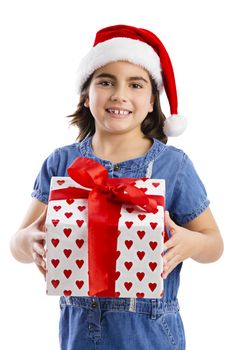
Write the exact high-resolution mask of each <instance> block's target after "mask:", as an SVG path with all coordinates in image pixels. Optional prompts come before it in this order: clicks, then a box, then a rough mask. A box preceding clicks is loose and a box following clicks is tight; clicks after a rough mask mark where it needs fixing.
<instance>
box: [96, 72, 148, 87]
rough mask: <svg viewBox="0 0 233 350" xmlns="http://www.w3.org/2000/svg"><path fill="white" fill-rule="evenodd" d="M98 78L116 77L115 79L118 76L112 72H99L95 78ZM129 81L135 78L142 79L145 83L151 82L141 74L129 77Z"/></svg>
mask: <svg viewBox="0 0 233 350" xmlns="http://www.w3.org/2000/svg"><path fill="white" fill-rule="evenodd" d="M98 78H110V79H114V80H117V78H116V76H115V75H113V74H110V73H100V74H98V75H97V76H96V77H95V79H98ZM127 80H128V81H133V80H142V81H144V82H145V83H147V84H148V83H149V82H148V81H147V80H146V79H145V78H143V77H141V76H135V77H129V78H128V79H127Z"/></svg>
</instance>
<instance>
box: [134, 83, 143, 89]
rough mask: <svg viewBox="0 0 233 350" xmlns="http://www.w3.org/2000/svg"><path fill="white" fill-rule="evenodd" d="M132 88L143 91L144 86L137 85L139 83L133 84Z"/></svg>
mask: <svg viewBox="0 0 233 350" xmlns="http://www.w3.org/2000/svg"><path fill="white" fill-rule="evenodd" d="M132 87H133V88H134V89H142V88H143V86H142V85H140V84H137V83H133V84H132Z"/></svg>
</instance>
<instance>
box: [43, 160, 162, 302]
mask: <svg viewBox="0 0 233 350" xmlns="http://www.w3.org/2000/svg"><path fill="white" fill-rule="evenodd" d="M68 175H69V177H53V178H52V179H51V186H50V198H49V204H48V210H47V217H46V224H45V225H46V248H47V254H46V268H47V273H46V281H47V294H49V295H65V296H71V295H72V296H103V297H104V296H105V297H116V298H117V297H126V298H132V297H134V298H161V297H162V296H163V279H162V272H163V259H162V256H163V250H164V248H163V243H164V193H165V181H164V180H161V179H159V180H155V179H147V178H141V179H128V178H120V179H118V178H109V177H108V173H107V170H106V169H105V168H104V167H103V166H102V165H100V164H99V163H98V162H96V161H94V160H92V159H89V158H83V157H78V158H76V159H75V161H74V162H73V163H72V165H71V166H70V167H69V168H68Z"/></svg>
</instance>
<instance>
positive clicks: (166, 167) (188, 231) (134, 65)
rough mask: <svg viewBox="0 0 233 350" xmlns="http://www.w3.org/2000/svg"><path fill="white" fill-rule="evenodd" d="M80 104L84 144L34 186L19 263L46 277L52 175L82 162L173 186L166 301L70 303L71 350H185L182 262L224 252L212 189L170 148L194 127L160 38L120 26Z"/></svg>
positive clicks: (67, 342)
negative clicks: (182, 112)
mask: <svg viewBox="0 0 233 350" xmlns="http://www.w3.org/2000/svg"><path fill="white" fill-rule="evenodd" d="M162 88H164V89H165V92H166V95H167V97H168V100H169V104H170V109H171V114H172V116H171V117H170V118H167V119H166V118H165V117H164V115H163V113H162V111H161V108H160V102H159V93H160V92H161V91H162ZM77 89H78V92H79V94H80V101H79V104H78V108H77V111H76V112H75V113H74V114H73V115H72V116H70V117H72V120H71V123H72V124H73V125H76V126H78V127H79V136H78V140H79V142H76V143H73V144H71V145H68V146H65V147H62V148H59V149H56V150H55V151H54V152H53V153H52V154H51V155H50V156H49V157H48V158H47V159H46V160H45V162H44V164H43V165H42V168H41V171H40V173H39V175H38V177H37V179H36V181H35V186H34V191H33V193H32V196H33V197H34V198H33V200H32V203H31V205H30V207H29V210H28V212H27V214H26V216H25V219H24V220H23V223H22V225H21V227H20V228H19V230H18V231H17V232H16V234H15V235H14V236H13V237H12V240H11V250H12V254H13V255H14V257H15V258H16V259H17V260H19V261H21V262H24V263H29V262H34V263H35V264H36V265H37V266H38V268H39V270H40V271H41V272H42V273H43V274H45V271H46V266H45V260H44V258H45V249H44V240H45V232H44V221H45V216H46V207H47V204H48V196H49V186H50V179H51V177H52V176H67V172H66V170H67V168H68V167H69V165H70V164H71V163H72V162H73V160H74V159H75V158H76V157H78V156H82V157H88V158H91V159H94V160H96V161H98V162H99V163H100V164H102V165H103V166H105V167H106V169H107V170H108V174H109V176H110V177H125V178H126V177H129V178H140V177H152V178H163V179H165V180H166V210H167V212H166V226H167V228H168V232H169V240H168V241H167V242H166V245H165V248H166V253H165V255H164V272H163V277H164V296H163V298H162V299H134V298H131V299H130V298H129V299H127V298H99V297H61V299H60V307H61V318H60V344H61V349H62V350H74V349H75V350H76V349H80V350H85V349H88V350H91V349H93V350H94V349H99V350H111V349H113V350H117V349H119V350H126V349H127V350H128V349H142V350H152V349H156V350H169V349H177V350H183V349H185V335H184V330H183V324H182V321H181V317H180V313H179V305H178V301H177V292H178V287H179V275H180V270H181V266H182V262H183V261H184V260H185V259H187V258H189V257H191V258H192V259H194V260H196V261H198V262H200V263H207V262H213V261H215V260H217V259H218V258H219V257H220V256H221V254H222V251H223V242H222V239H221V235H220V233H219V230H218V227H217V225H216V223H215V220H214V218H213V216H212V214H211V211H210V209H209V200H208V199H207V195H206V191H205V188H204V186H203V184H202V182H201V180H200V178H199V177H198V175H197V173H196V171H195V169H194V167H193V164H192V162H191V161H190V159H189V158H188V157H187V155H186V154H185V153H184V152H183V151H181V150H179V149H177V148H175V147H172V146H166V142H167V136H176V135H179V134H180V133H181V132H182V131H183V130H184V128H185V119H184V118H182V117H181V116H178V115H177V94H176V85H175V78H174V74H173V69H172V64H171V61H170V59H169V56H168V54H167V52H166V50H165V48H164V46H163V44H162V43H161V41H160V40H159V39H158V38H157V37H156V36H155V35H154V34H153V33H151V32H149V31H148V30H145V29H141V28H140V29H139V28H135V27H131V26H125V25H117V26H112V27H108V28H104V29H102V30H100V31H99V32H97V35H96V39H95V43H94V47H93V48H92V49H91V50H90V52H89V53H88V54H87V55H86V56H85V57H84V59H83V60H82V61H81V63H80V66H79V71H78V81H77Z"/></svg>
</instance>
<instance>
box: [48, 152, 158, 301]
mask: <svg viewBox="0 0 233 350" xmlns="http://www.w3.org/2000/svg"><path fill="white" fill-rule="evenodd" d="M67 172H68V175H69V176H70V177H71V178H72V179H73V180H75V181H76V182H77V183H79V184H80V185H82V186H84V187H87V188H88V189H81V188H76V187H68V188H63V189H59V190H53V191H51V193H50V198H49V200H58V199H59V200H60V199H70V198H72V199H75V198H88V264H89V295H90V296H92V295H98V296H115V271H116V250H117V236H118V221H119V218H120V211H121V205H122V203H126V204H132V205H137V206H139V207H141V208H142V209H143V210H145V211H147V212H152V213H156V212H157V200H159V201H160V203H159V204H160V205H163V204H164V198H163V197H161V196H150V195H146V194H145V193H144V192H143V191H142V190H140V189H139V188H137V187H135V186H134V184H135V180H136V179H126V178H120V179H116V178H114V179H113V178H108V172H107V170H106V168H105V167H103V166H102V165H101V164H99V163H98V162H96V161H94V160H92V159H89V158H83V157H78V158H76V159H75V160H74V162H73V163H72V164H71V166H70V167H69V168H68V169H67ZM155 198H156V199H155Z"/></svg>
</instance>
